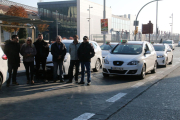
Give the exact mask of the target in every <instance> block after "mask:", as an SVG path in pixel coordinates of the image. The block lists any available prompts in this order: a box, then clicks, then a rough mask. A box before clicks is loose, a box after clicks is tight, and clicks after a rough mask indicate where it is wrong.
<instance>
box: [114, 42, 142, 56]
mask: <svg viewBox="0 0 180 120" xmlns="http://www.w3.org/2000/svg"><path fill="white" fill-rule="evenodd" d="M111 53H112V54H131V55H137V54H141V53H142V45H141V44H119V45H118V46H116V47H115V48H114V49H113V51H112V52H111Z"/></svg>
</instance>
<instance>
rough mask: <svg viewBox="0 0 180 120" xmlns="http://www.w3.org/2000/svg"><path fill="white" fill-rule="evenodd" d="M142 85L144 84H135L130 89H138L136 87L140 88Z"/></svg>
mask: <svg viewBox="0 0 180 120" xmlns="http://www.w3.org/2000/svg"><path fill="white" fill-rule="evenodd" d="M143 84H144V82H139V83H136V84H135V85H133V86H132V88H138V87H140V86H141V85H143Z"/></svg>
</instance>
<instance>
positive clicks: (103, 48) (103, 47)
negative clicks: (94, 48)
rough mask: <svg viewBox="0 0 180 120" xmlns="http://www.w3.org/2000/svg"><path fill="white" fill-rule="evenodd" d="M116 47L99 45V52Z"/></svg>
mask: <svg viewBox="0 0 180 120" xmlns="http://www.w3.org/2000/svg"><path fill="white" fill-rule="evenodd" d="M115 46H116V45H107V44H105V45H101V46H100V48H101V50H111V49H112V48H114V47H115Z"/></svg>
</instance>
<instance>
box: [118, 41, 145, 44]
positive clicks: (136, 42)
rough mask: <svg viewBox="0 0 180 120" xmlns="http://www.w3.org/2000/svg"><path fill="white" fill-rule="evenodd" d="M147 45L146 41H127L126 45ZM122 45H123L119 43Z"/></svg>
mask: <svg viewBox="0 0 180 120" xmlns="http://www.w3.org/2000/svg"><path fill="white" fill-rule="evenodd" d="M144 43H147V41H128V42H127V44H144ZM120 44H123V43H120Z"/></svg>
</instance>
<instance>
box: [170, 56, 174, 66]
mask: <svg viewBox="0 0 180 120" xmlns="http://www.w3.org/2000/svg"><path fill="white" fill-rule="evenodd" d="M172 63H173V56H172V59H171V62H169V64H170V65H172Z"/></svg>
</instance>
